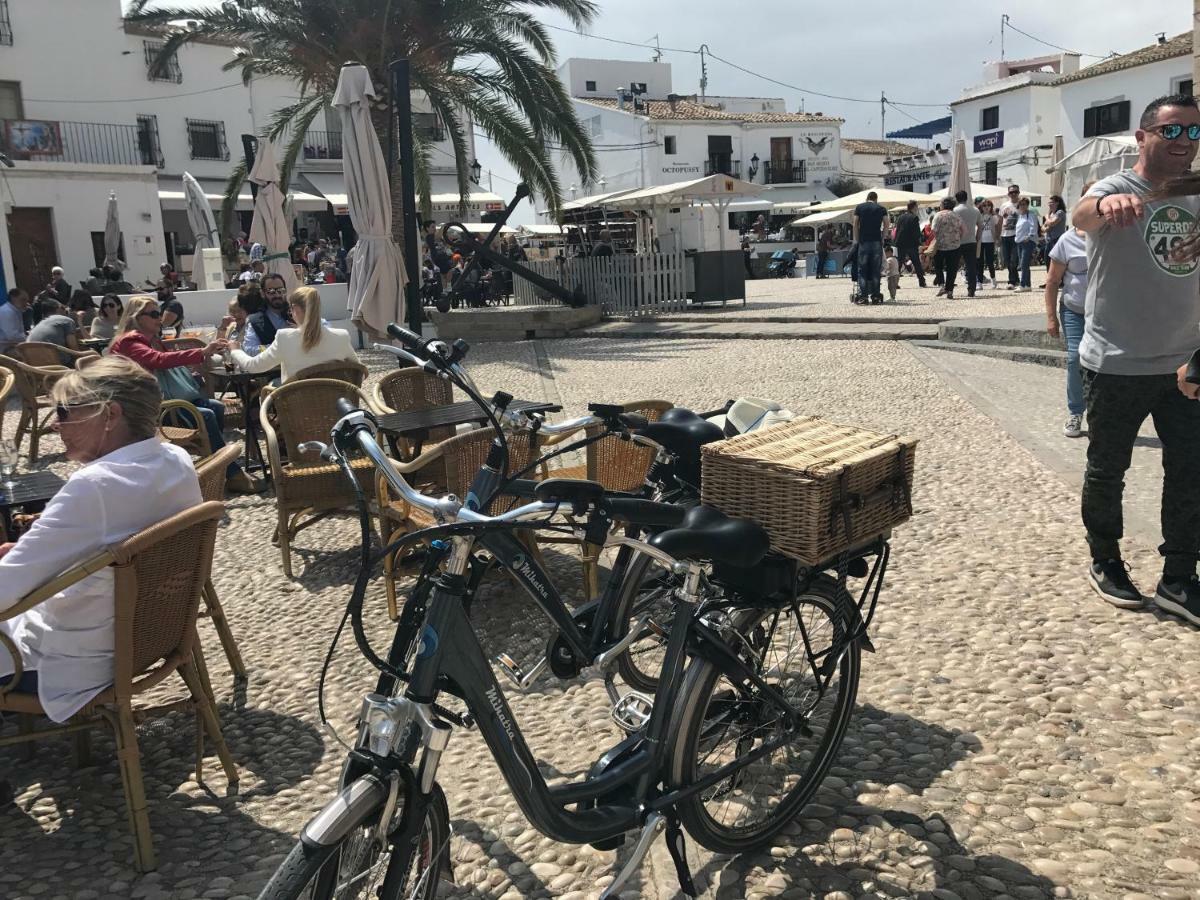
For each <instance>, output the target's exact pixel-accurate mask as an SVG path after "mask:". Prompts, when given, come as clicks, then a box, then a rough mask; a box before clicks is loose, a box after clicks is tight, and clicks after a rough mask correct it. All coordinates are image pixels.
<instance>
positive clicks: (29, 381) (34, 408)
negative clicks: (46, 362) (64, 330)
mask: <svg viewBox="0 0 1200 900" xmlns="http://www.w3.org/2000/svg"><path fill="white" fill-rule="evenodd" d="M0 366H3V367H4V368H7V369H8V370H9V371H10V372H12V373H13V375H14V376H15V378H16V385H17V393H18V394H20V395H21V418H20V420H19V421H18V422H17V433H16V435H15V436H14V437H13V443H14V444H15V445H16V447H17V449H18V450H20V449H21V441H22V440H23V439H24V437H25V432H26V431H28V432H29V461H30V463H35V462H37V457H38V442H39V441H40V440H41V437H42V435H43V434H49V433H50V431H51V428H50V419H51V417H52V416H53V415H54V404H53V403H52V402H51V401H50V388H51V387H52V386H53V385H54V382H56V381H58V379H60V378H62V377H63V376H64V375H66V374H67V373H68V372H70V371H71V370H70V369H68V368H67V367H66V366H30V365H27V364H26V363H23V362H21V361H20V360H19V359H15V358H14V357H11V356H0ZM43 410H45V415H42V411H43Z"/></svg>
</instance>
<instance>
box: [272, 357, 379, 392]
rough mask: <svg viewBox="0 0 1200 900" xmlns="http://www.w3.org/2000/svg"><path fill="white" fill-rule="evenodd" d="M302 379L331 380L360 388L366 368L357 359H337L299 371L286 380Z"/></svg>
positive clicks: (365, 375)
mask: <svg viewBox="0 0 1200 900" xmlns="http://www.w3.org/2000/svg"><path fill="white" fill-rule="evenodd" d="M304 378H333V379H335V380H337V381H345V382H346V383H347V384H352V385H354V386H355V387H362V383H363V382H364V381H366V380H367V367H366V366H364V365H363V364H362V363H360V362H359V361H358V360H357V359H337V360H333V361H332V362H323V363H318V364H317V365H315V366H309V367H308V368H305V369H301V370H300V371H299V372H296V373H294V374H293V375H292V377H291V378H289V379H288V380H289V381H300V380H301V379H304Z"/></svg>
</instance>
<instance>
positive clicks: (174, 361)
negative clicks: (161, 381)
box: [109, 331, 204, 372]
mask: <svg viewBox="0 0 1200 900" xmlns="http://www.w3.org/2000/svg"><path fill="white" fill-rule="evenodd" d="M155 344H157V345H158V346H159V347H161V346H162V342H161V341H158V340H155V341H154V342H153V343H151V342H150V339H149V338H148V337H146V336H145V335H144V334H142V333H141V332H140V331H127V332H125V333H124V334H123V335H121V336H120V337H119V338H117V339H116V340H115V341H113V343H112V346H111V347H110V348H109V352H111V353H115V354H117V355H118V356H124V357H125V358H126V359H131V360H133V361H134V362H135V363H137V364H138V365H139V366H141V367H142V368H143V369H147V370H149V371H151V372H158V371H160V370H162V369H174V368H176V367H177V366H199V365H202V364H203V363H204V351H203V350H200V349H196V350H160V349H158V347H156V346H155Z"/></svg>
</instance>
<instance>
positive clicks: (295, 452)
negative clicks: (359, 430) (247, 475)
mask: <svg viewBox="0 0 1200 900" xmlns="http://www.w3.org/2000/svg"><path fill="white" fill-rule="evenodd" d="M341 397H346V398H348V399H350V400H351V401H353V402H354V403H355V404H357V405H361V406H369V403H368V401H367V397H366V396H365V395H364V394H363V392H362V391H361V390H359V389H358V388H356V387H355V386H354V385H352V384H348V383H347V382H344V381H336V380H334V379H332V378H309V379H306V380H304V381H289V382H288V383H287V384H284V385H281V386H280V387H278V388H276V389H275V390H274V391H271V393H270V395H268V396H267V397H265V398H264V399H263V402H262V407H261V408H260V409H259V421H260V422H261V423H262V429H263V434H264V435H266V438H267V460H268V462H269V463H270V466H271V472H272V473H274V478H275V502H276V505H277V507H278V525H277V527H276V530H275V540H276V542H277V543H278V544H279V550H280V552H281V553H282V555H283V571H284V572H285V573H286V574H287V576H288V577H289V578H291V577H292V560H291V542H292V539H293V538H295V536H296V534H297V533H298V532H300V531H302V530H303V529H305V528H307V527H308V526H309V525H312V524H315V523H316V522H319V521H320V520H321V519H324V518H325V517H327V516H329V515H332V514H333V513H335V512H338V511H339V510H342V509H346V508H347V507H352V506H354V503H355V497H354V489H353V488H352V487H351V486H350V485H349V484H347V483H346V478H345V475H343V474H342V470H341V468H340V467H339V466H337V465H335V464H330V463H326V462H324V461H322V460H321V459H320V457H318V456H317V454H315V453H313V452H312V451H308V450H301V449H300V445H301V444H302V443H304V442H305V441H322V442H328V441H329V432H330V429H331V428H332V427H333V423H334V422H336V421H337V420H338V418H339V415H338V411H337V400H338V399H339V398H341ZM285 453H286V456H287V462H286V463H285V462H284V454H285ZM352 465H353V467H354V469H355V471H356V472H357V473H358V475H359V483H360V484H361V485H362V487H363V490H365V491H367V492H370V490H371V487H372V484H373V481H374V469H373V468H372V464H371V461H370V460H369V459H356V460H354V461H353V463H352Z"/></svg>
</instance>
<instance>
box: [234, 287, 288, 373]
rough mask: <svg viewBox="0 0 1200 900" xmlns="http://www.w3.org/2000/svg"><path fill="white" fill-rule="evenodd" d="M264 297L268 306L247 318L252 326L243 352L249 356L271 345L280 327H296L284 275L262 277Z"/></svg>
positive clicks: (243, 343)
mask: <svg viewBox="0 0 1200 900" xmlns="http://www.w3.org/2000/svg"><path fill="white" fill-rule="evenodd" d="M262 292H263V297H264V298H265V299H266V301H267V308H266V309H263V310H260V311H259V312H256V313H252V314H251V315H250V317H249V318H248V319H247V320H246V323H247V324H248V325H249V326H250V327H249V328H247V329H246V339H245V340H244V341H243V342H242V352H243V353H245V354H246V355H247V356H257V355H258V353H259V351H260V350H262V348H263V347H270V346H271V344H272V343H274V341H275V332H277V331H278V330H279V329H280V328H294V327H295V326H296V323H295V322H294V321H293V320H292V311H291V308H290V307H289V306H288V296H287V283H286V282H285V281H284V280H283V276H282V275H274V274H272V275H264V276H263V279H262Z"/></svg>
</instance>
